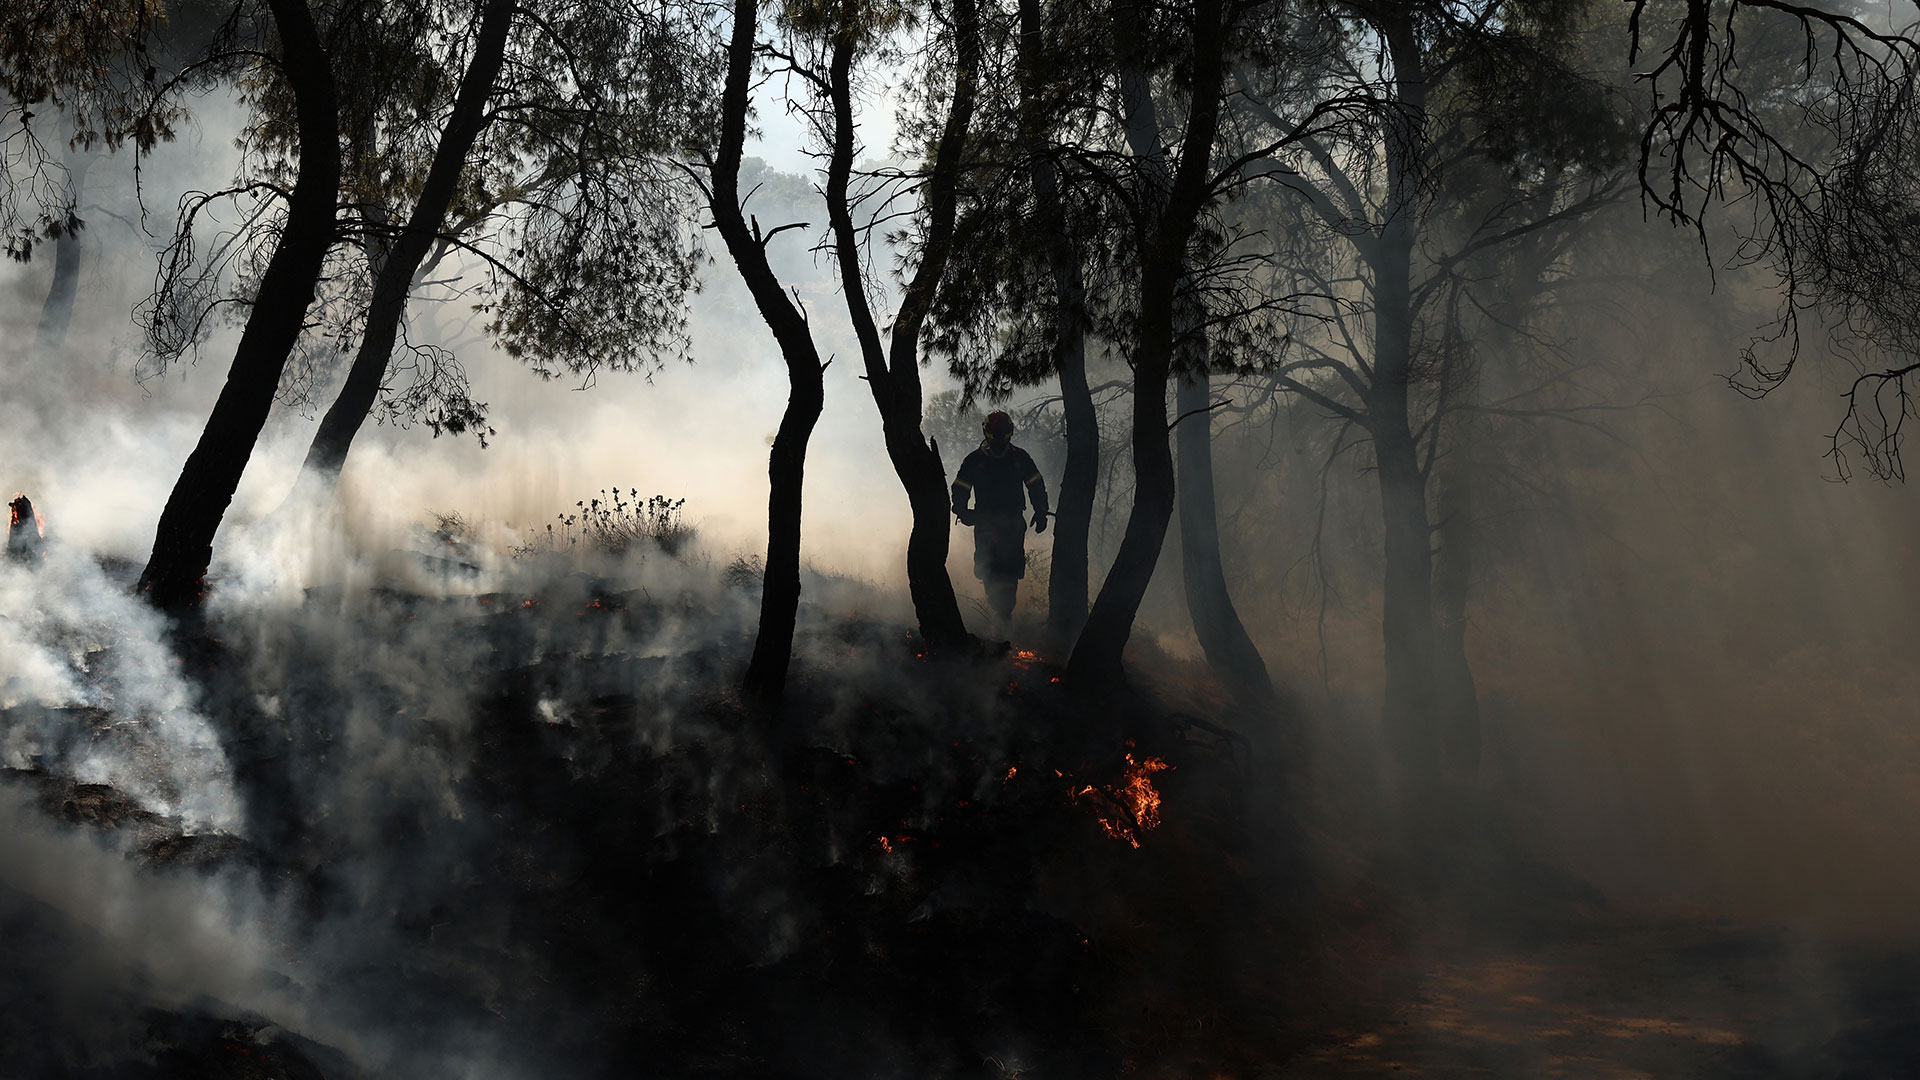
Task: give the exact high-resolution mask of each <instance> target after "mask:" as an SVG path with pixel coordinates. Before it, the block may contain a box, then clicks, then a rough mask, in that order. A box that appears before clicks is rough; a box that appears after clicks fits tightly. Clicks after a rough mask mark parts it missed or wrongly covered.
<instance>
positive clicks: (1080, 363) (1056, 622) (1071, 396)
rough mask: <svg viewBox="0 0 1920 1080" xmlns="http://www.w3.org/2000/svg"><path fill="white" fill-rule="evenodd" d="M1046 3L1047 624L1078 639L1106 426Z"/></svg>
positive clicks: (1032, 47)
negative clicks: (1064, 161)
mask: <svg viewBox="0 0 1920 1080" xmlns="http://www.w3.org/2000/svg"><path fill="white" fill-rule="evenodd" d="M1042 33H1043V27H1042V25H1041V21H1040V0H1020V80H1021V83H1020V86H1021V91H1020V92H1021V99H1022V100H1021V105H1022V117H1021V127H1022V131H1021V138H1022V141H1023V142H1024V143H1025V149H1026V153H1027V156H1028V159H1029V160H1030V161H1031V162H1032V164H1031V165H1030V166H1029V169H1028V172H1029V174H1030V176H1031V178H1032V181H1033V195H1034V206H1035V210H1036V212H1037V214H1036V216H1037V218H1038V221H1037V222H1036V224H1037V225H1038V229H1039V232H1040V235H1041V237H1042V238H1043V241H1044V243H1045V244H1046V245H1047V265H1048V268H1049V270H1050V271H1051V272H1052V275H1053V303H1054V327H1055V335H1056V336H1055V339H1054V350H1055V365H1056V368H1057V370H1058V371H1059V376H1060V406H1061V410H1062V412H1064V413H1065V420H1066V435H1067V460H1066V466H1065V468H1064V469H1063V470H1062V471H1061V476H1060V494H1059V501H1058V505H1056V506H1055V508H1054V515H1053V563H1052V567H1051V568H1050V570H1049V572H1048V575H1047V626H1048V628H1049V629H1051V630H1052V631H1053V632H1054V634H1056V635H1058V636H1059V637H1060V638H1061V639H1062V640H1064V641H1067V642H1071V641H1072V640H1073V638H1074V635H1076V634H1078V633H1079V632H1080V627H1081V626H1082V625H1083V624H1084V623H1085V622H1086V621H1087V576H1088V566H1087V540H1088V536H1089V535H1090V534H1091V533H1092V531H1093V501H1094V493H1095V488H1096V487H1097V486H1098V485H1099V480H1100V421H1099V416H1098V415H1097V414H1096V413H1095V411H1094V408H1093V393H1092V391H1091V390H1089V389H1088V387H1087V331H1086V300H1087V285H1086V278H1085V275H1084V273H1083V272H1082V270H1081V267H1080V257H1079V253H1078V252H1077V251H1076V250H1075V249H1074V245H1073V237H1072V236H1071V235H1070V234H1069V233H1068V231H1067V221H1066V210H1065V207H1064V206H1063V205H1062V203H1061V199H1060V176H1059V170H1057V169H1055V168H1054V165H1053V158H1052V156H1051V155H1050V153H1049V147H1048V145H1047V137H1046V131H1045V128H1044V126H1043V125H1044V123H1045V119H1046V118H1045V116H1044V114H1043V113H1042V112H1041V109H1040V106H1039V104H1038V100H1037V99H1038V98H1039V96H1040V95H1039V78H1040V65H1041V63H1042V60H1041V56H1040V46H1041V34H1042Z"/></svg>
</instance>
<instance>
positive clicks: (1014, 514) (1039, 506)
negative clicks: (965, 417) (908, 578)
mask: <svg viewBox="0 0 1920 1080" xmlns="http://www.w3.org/2000/svg"><path fill="white" fill-rule="evenodd" d="M980 430H981V433H982V434H983V435H984V436H985V438H984V439H983V440H982V441H981V443H980V448H979V449H978V450H975V451H974V452H973V453H971V454H968V455H967V459H966V460H965V461H963V462H961V463H960V472H959V473H958V474H957V475H955V476H954V478H953V513H954V516H955V517H957V518H959V519H960V523H961V524H962V525H971V526H972V527H973V576H974V577H977V578H979V579H980V581H981V583H982V584H984V585H985V586H986V590H987V606H988V607H990V608H992V609H993V612H994V614H996V615H998V616H999V617H1000V619H1001V621H1003V622H1004V621H1006V620H1008V619H1011V618H1012V617H1013V601H1014V597H1015V595H1016V593H1017V592H1018V590H1019V587H1020V579H1021V578H1023V577H1026V576H1027V518H1026V503H1027V499H1028V498H1031V499H1032V500H1033V531H1034V532H1037V533H1040V532H1046V531H1047V482H1046V481H1045V480H1043V479H1041V477H1040V469H1039V467H1038V466H1036V465H1035V464H1034V463H1033V458H1032V456H1030V455H1029V454H1028V453H1027V452H1026V451H1025V450H1022V449H1020V448H1019V447H1017V446H1015V445H1013V418H1012V417H1010V416H1008V415H1007V414H1006V413H1003V412H992V413H988V414H987V420H986V423H985V424H983V425H981V429H980ZM1022 488H1025V489H1026V491H1025V494H1024V495H1023V494H1022V493H1021V489H1022ZM969 498H971V499H972V502H973V505H972V506H971V507H969V506H968V505H967V502H968V499H969Z"/></svg>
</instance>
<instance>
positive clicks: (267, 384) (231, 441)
mask: <svg viewBox="0 0 1920 1080" xmlns="http://www.w3.org/2000/svg"><path fill="white" fill-rule="evenodd" d="M266 6H267V10H268V11H269V12H270V13H271V15H272V20H273V26H274V29H275V31H276V37H277V38H278V42H279V49H278V53H277V55H274V56H273V59H272V65H273V67H274V69H275V70H276V71H277V72H278V75H279V77H280V78H283V79H285V80H286V84H287V86H288V88H289V90H290V92H291V93H292V94H293V97H294V100H295V102H296V110H295V112H296V126H297V129H298V133H299V140H298V141H299V153H298V157H297V165H296V167H297V169H298V171H299V177H298V179H297V180H296V181H295V182H294V185H293V191H292V193H291V195H290V196H289V197H288V199H287V210H286V216H285V220H284V221H283V223H282V224H281V227H280V235H279V239H278V241H277V242H276V243H275V245H274V248H273V254H272V256H271V257H270V259H269V260H268V263H267V267H266V271H265V272H264V273H263V274H262V275H261V277H260V284H259V289H258V292H257V294H256V297H255V303H254V305H253V308H252V311H251V313H250V314H249V315H248V317H247V323H246V328H245V330H244V331H242V333H241V336H240V344H239V346H238V347H237V348H236V349H235V352H234V358H233V365H232V367H231V368H230V369H229V370H228V373H227V381H226V383H225V384H224V385H223V386H222V387H221V391H220V396H219V398H218V400H217V401H215V403H214V408H213V413H212V415H211V416H210V417H208V420H207V426H206V429H205V430H204V431H202V432H201V435H200V441H199V442H198V443H197V444H196V445H195V446H194V449H193V453H192V454H191V455H189V456H188V458H187V462H186V466H185V468H184V469H183V470H182V471H181V474H180V479H179V481H178V482H177V483H175V485H174V488H173V492H172V494H171V495H170V496H169V497H168V499H167V504H166V507H165V509H164V510H162V511H161V515H160V523H159V527H158V529H157V530H156V531H155V534H154V542H153V553H152V554H151V555H150V556H149V557H148V559H147V566H146V569H145V570H144V571H143V572H142V573H141V575H140V582H139V589H140V591H141V593H142V594H143V595H145V596H146V598H147V599H148V600H149V602H151V603H153V604H154V605H156V606H158V607H161V608H163V609H173V608H180V607H186V606H191V605H193V604H195V603H197V602H198V600H199V598H200V594H201V590H202V586H203V583H204V581H205V578H206V573H207V567H208V565H209V564H210V563H211V562H212V559H213V537H214V533H215V532H217V531H218V530H219V528H220V520H221V518H222V517H223V516H224V515H225V513H226V509H227V506H228V504H229V503H231V502H232V501H233V493H234V491H235V489H237V488H238V487H239V486H240V475H241V473H242V472H244V471H245V469H246V466H247V459H248V457H249V455H250V454H251V453H252V451H253V446H254V443H255V442H256V441H257V440H258V439H259V436H260V429H261V427H262V426H263V425H265V423H266V420H267V414H268V412H269V411H270V410H271V409H272V407H273V401H274V395H275V392H276V391H277V390H278V388H279V385H280V375H281V372H282V371H283V370H285V368H286V364H287V357H288V356H289V355H290V354H291V353H292V351H293V348H294V344H295V342H296V341H297V340H298V339H299V337H300V333H301V331H302V329H303V328H304V326H305V323H306V314H307V308H308V306H309V305H310V304H311V303H312V302H313V296H314V290H315V287H316V285H317V284H318V281H319V277H320V270H321V266H322V264H323V263H324V262H325V261H326V257H327V250H328V249H329V248H330V247H332V246H333V243H334V239H335V236H336V232H335V209H336V201H335V200H336V192H337V190H338V188H339V182H340V143H339V137H338V131H339V124H338V115H337V106H336V101H335V94H334V85H333V72H332V71H331V69H330V66H329V57H328V55H327V52H326V49H325V47H324V45H323V44H322V43H321V40H320V33H319V30H318V28H317V27H316V26H315V24H314V21H313V14H312V12H310V11H309V10H308V9H307V5H306V0H267V3H266Z"/></svg>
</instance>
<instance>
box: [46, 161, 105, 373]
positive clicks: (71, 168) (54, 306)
mask: <svg viewBox="0 0 1920 1080" xmlns="http://www.w3.org/2000/svg"><path fill="white" fill-rule="evenodd" d="M97 160H99V155H97V154H92V153H89V154H87V155H86V156H85V157H82V158H80V159H79V160H77V161H75V160H73V156H72V155H69V156H68V161H69V164H68V165H67V175H68V176H70V177H72V182H73V200H74V202H75V203H78V202H79V201H80V194H81V192H82V191H83V190H84V189H85V187H86V183H87V170H88V169H90V168H92V167H93V163H94V162H95V161H97ZM83 254H84V252H83V250H82V248H81V243H80V236H79V234H78V233H75V232H73V231H72V230H64V231H62V232H61V233H60V235H59V236H58V237H57V238H55V240H54V241H53V283H52V284H51V285H49V286H48V287H47V298H46V300H45V301H44V302H43V303H41V305H40V329H39V331H38V333H36V334H35V335H34V344H35V345H37V346H38V347H39V348H40V349H41V350H42V351H44V352H58V351H60V349H61V348H63V347H65V345H66V343H67V328H68V327H69V326H71V325H72V324H73V301H74V298H75V297H76V296H78V295H79V292H80V260H81V257H82V255H83Z"/></svg>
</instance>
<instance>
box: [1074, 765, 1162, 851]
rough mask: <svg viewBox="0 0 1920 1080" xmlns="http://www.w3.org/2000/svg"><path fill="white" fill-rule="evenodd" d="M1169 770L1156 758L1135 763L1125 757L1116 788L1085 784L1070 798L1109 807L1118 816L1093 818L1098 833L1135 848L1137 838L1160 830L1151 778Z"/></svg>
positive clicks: (1155, 792) (1158, 801)
mask: <svg viewBox="0 0 1920 1080" xmlns="http://www.w3.org/2000/svg"><path fill="white" fill-rule="evenodd" d="M1171 768H1173V766H1171V765H1169V764H1167V763H1166V762H1165V761H1164V760H1162V759H1160V758H1157V757H1150V758H1145V759H1136V758H1135V757H1134V756H1133V754H1131V753H1129V754H1127V767H1126V770H1125V772H1124V773H1122V775H1121V780H1120V783H1119V784H1118V785H1116V786H1114V787H1110V788H1096V787H1094V786H1093V785H1092V784H1087V785H1086V786H1084V787H1082V788H1080V790H1078V791H1076V792H1074V793H1073V798H1074V800H1075V801H1076V802H1077V801H1079V799H1080V797H1081V796H1083V795H1098V796H1100V797H1101V799H1102V800H1103V801H1105V802H1109V803H1112V804H1113V806H1114V808H1115V810H1116V811H1118V812H1116V813H1105V814H1097V815H1096V818H1097V820H1098V821H1099V822H1100V828H1101V830H1102V831H1104V832H1105V833H1106V834H1107V835H1108V836H1110V837H1112V838H1114V839H1115V840H1125V841H1126V842H1127V843H1128V844H1129V845H1131V846H1133V847H1136V848H1137V847H1139V846H1140V837H1141V834H1143V833H1146V832H1148V831H1149V830H1152V829H1156V828H1158V827H1159V826H1160V792H1159V790H1158V789H1156V788H1155V787H1154V786H1153V774H1154V773H1157V772H1161V771H1163V770H1166V769H1171Z"/></svg>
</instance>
